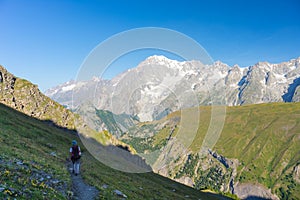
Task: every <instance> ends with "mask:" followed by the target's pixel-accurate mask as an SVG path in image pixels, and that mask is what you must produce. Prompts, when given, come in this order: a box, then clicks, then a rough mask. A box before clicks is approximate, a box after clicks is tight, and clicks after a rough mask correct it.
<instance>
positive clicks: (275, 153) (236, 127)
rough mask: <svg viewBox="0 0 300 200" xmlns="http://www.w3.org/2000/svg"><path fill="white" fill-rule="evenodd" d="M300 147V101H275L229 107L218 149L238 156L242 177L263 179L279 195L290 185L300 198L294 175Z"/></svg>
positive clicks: (240, 177) (223, 152) (225, 154)
mask: <svg viewBox="0 0 300 200" xmlns="http://www.w3.org/2000/svg"><path fill="white" fill-rule="evenodd" d="M299 147H300V103H291V104H287V103H275V104H261V105H255V106H254V105H251V106H243V107H232V108H229V109H228V110H227V118H226V123H225V126H224V129H223V132H222V135H221V137H220V139H219V141H218V143H217V145H216V146H215V149H216V150H217V151H218V152H219V153H221V154H223V155H224V156H226V157H229V158H238V159H239V161H240V162H241V166H240V171H239V174H238V179H239V181H241V182H249V181H250V182H259V183H262V184H264V185H265V186H267V187H269V188H272V190H273V192H274V191H276V192H277V194H279V195H280V192H279V188H280V187H282V189H283V190H285V191H287V190H288V188H289V192H290V193H292V197H294V198H297V199H300V195H299V193H298V192H297V191H300V184H296V183H295V181H294V180H293V178H292V173H293V168H294V166H296V165H299V164H300V149H299ZM282 189H281V190H282Z"/></svg>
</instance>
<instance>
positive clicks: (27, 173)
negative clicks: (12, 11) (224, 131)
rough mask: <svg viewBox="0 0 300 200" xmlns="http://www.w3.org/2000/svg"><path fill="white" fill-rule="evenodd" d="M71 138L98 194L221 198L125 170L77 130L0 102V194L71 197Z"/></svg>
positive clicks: (108, 196) (109, 196)
mask: <svg viewBox="0 0 300 200" xmlns="http://www.w3.org/2000/svg"><path fill="white" fill-rule="evenodd" d="M73 139H77V140H78V141H79V145H80V146H81V147H82V151H83V156H82V168H81V171H82V176H83V178H84V180H85V181H86V182H87V183H88V184H90V185H93V186H95V187H96V188H97V189H98V190H99V191H100V194H99V199H121V197H119V196H117V195H116V194H115V192H114V190H116V189H117V190H119V191H122V192H123V193H124V194H125V195H126V196H127V199H187V198H188V199H224V198H223V197H220V196H216V195H214V194H209V193H202V192H199V191H197V190H194V189H192V188H190V187H187V186H185V185H182V184H179V183H176V182H174V181H171V180H169V179H167V178H164V177H161V176H159V175H157V174H154V173H143V174H133V173H124V172H120V171H117V170H114V169H112V168H109V167H107V166H105V165H103V164H101V163H100V162H98V161H97V160H95V159H94V158H93V157H92V156H91V155H90V154H89V152H88V151H86V149H85V148H84V146H83V145H82V144H81V143H80V140H79V138H78V137H77V136H76V132H74V131H70V130H66V129H62V128H60V127H57V126H53V124H49V123H48V122H47V121H41V120H38V119H35V118H32V117H29V116H27V115H24V114H23V113H20V112H18V111H16V110H13V109H11V108H9V107H7V106H5V105H3V104H0V141H1V150H0V168H1V170H0V198H1V199H13V198H17V199H70V198H72V195H73V192H72V183H71V178H70V174H69V173H68V171H67V167H66V158H67V157H68V149H69V147H70V143H71V141H72V140H73Z"/></svg>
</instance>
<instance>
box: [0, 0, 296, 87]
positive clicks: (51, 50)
mask: <svg viewBox="0 0 300 200" xmlns="http://www.w3.org/2000/svg"><path fill="white" fill-rule="evenodd" d="M299 10H300V1H299V0H282V1H276V0H272V1H271V0H251V1H247V0H235V1H234V0H206V1H201V0H198V1H197V0H194V1H190V0H184V1H176V0H172V1H164V0H151V1H149V0H144V1H142V0H134V1H131V0H127V1H124V0H119V1H116V0H103V1H102V0H93V1H67V0H49V1H47V0H0V27H1V29H0V64H1V65H3V66H4V67H5V68H7V69H8V71H10V72H12V73H13V74H15V75H16V76H18V77H22V78H26V79H28V80H30V81H31V82H33V83H35V84H38V85H39V87H40V88H41V90H42V91H44V90H45V89H48V88H50V87H53V86H55V85H57V84H60V83H63V82H66V81H68V80H70V79H75V78H76V74H77V71H78V69H79V67H80V65H81V64H82V62H83V60H84V58H85V57H86V56H87V55H88V53H89V52H90V51H91V50H92V49H93V48H94V47H95V46H96V45H98V44H99V43H100V42H102V41H104V40H105V39H107V38H109V37H110V36H112V35H114V34H117V33H119V32H122V31H126V30H128V29H132V28H139V27H149V26H151V27H164V28H169V29H173V30H176V31H179V32H182V33H184V34H186V35H188V36H189V37H191V38H193V39H195V40H196V41H197V42H198V43H200V44H201V45H202V46H203V47H204V48H205V49H206V51H207V52H208V53H209V54H210V56H211V57H212V58H213V59H214V60H220V61H222V62H224V63H227V64H229V65H233V64H239V65H240V66H243V67H244V66H249V65H253V64H255V63H256V62H258V61H269V62H273V63H277V62H282V61H287V60H289V59H292V58H296V57H299V56H300V20H299V19H300V12H299ZM147 53H148V54H151V52H146V53H144V54H141V55H142V56H141V55H139V56H137V57H136V58H135V59H132V60H128V59H127V61H126V63H124V65H123V66H120V69H119V71H123V70H124V66H126V67H134V66H135V65H136V64H137V63H139V62H140V61H142V60H143V59H145V57H143V56H146V57H147V55H146V54H147ZM124 62H125V61H124ZM115 71H116V73H118V72H119V71H118V69H117V68H116V69H115Z"/></svg>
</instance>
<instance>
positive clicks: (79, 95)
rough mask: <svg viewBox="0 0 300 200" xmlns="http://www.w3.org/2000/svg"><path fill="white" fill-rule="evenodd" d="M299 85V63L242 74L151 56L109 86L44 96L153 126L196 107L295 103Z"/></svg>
mask: <svg viewBox="0 0 300 200" xmlns="http://www.w3.org/2000/svg"><path fill="white" fill-rule="evenodd" d="M299 85H300V57H299V58H297V59H292V60H290V61H288V62H283V63H279V64H271V63H268V62H259V63H257V64H255V65H253V66H249V67H246V68H241V67H239V66H238V65H234V66H232V67H231V66H228V65H226V64H224V63H222V62H220V61H217V62H215V63H213V64H212V65H203V64H202V63H201V62H200V61H184V62H179V61H176V60H171V59H168V58H166V57H164V56H150V57H149V58H147V59H146V60H145V61H143V62H141V63H140V64H139V65H138V66H137V67H136V68H133V69H129V70H127V71H126V72H124V73H122V74H120V75H118V76H116V77H115V78H113V79H111V80H101V79H99V78H93V80H90V81H86V82H83V81H81V82H75V81H70V82H67V83H64V84H62V85H59V86H57V87H55V88H52V89H49V90H47V91H46V95H47V96H49V97H51V98H52V99H54V100H55V101H58V102H59V103H61V104H63V105H66V106H67V107H69V108H76V107H78V106H79V105H80V104H81V103H84V102H87V101H88V102H92V103H93V105H94V106H95V107H96V108H97V109H103V110H109V111H111V112H113V113H115V114H122V113H125V114H128V115H131V116H135V117H137V118H138V119H139V120H140V121H151V120H153V119H159V118H161V117H163V116H165V115H167V114H168V113H170V112H173V111H175V110H178V109H181V108H186V107H191V106H197V105H208V104H226V105H229V106H235V105H243V104H256V103H264V102H293V101H299V100H300V86H299ZM72 96H73V105H72Z"/></svg>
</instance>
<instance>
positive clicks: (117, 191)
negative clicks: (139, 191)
mask: <svg viewBox="0 0 300 200" xmlns="http://www.w3.org/2000/svg"><path fill="white" fill-rule="evenodd" d="M114 193H115V194H116V195H118V196H120V197H124V198H127V196H126V195H125V194H123V192H121V191H120V190H114Z"/></svg>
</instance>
